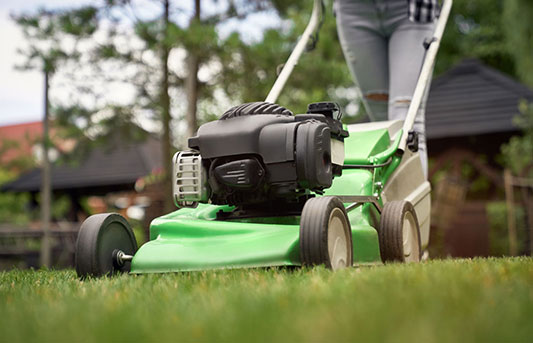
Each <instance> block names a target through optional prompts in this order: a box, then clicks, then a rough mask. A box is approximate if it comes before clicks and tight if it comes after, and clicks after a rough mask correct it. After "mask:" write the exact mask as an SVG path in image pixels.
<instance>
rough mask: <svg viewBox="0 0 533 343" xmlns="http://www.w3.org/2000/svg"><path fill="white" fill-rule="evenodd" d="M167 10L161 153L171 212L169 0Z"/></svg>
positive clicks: (165, 205) (165, 202) (165, 200)
mask: <svg viewBox="0 0 533 343" xmlns="http://www.w3.org/2000/svg"><path fill="white" fill-rule="evenodd" d="M164 7H165V12H164V15H163V21H164V28H163V30H164V33H165V37H164V39H163V42H162V43H161V64H162V66H163V79H162V81H161V123H162V126H163V137H162V140H161V149H162V150H161V153H162V158H163V168H164V170H165V178H164V180H163V193H164V209H165V212H170V211H171V210H172V209H173V201H172V155H171V154H172V151H171V150H172V143H171V140H172V137H171V132H170V97H169V95H168V88H169V85H168V56H169V54H170V48H169V46H168V42H167V39H166V37H167V34H168V27H169V0H165V2H164Z"/></svg>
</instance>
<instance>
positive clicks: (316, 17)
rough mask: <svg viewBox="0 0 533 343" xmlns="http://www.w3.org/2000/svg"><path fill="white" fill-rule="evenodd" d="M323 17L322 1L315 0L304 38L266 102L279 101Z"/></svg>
mask: <svg viewBox="0 0 533 343" xmlns="http://www.w3.org/2000/svg"><path fill="white" fill-rule="evenodd" d="M321 16H322V0H315V2H314V4H313V13H312V14H311V19H310V20H309V24H307V27H306V28H305V31H304V33H303V35H302V37H300V40H299V41H298V43H297V44H296V47H295V48H294V50H293V51H292V53H291V55H290V56H289V59H288V60H287V63H285V66H284V67H283V69H282V70H281V73H280V74H279V76H278V78H277V79H276V82H274V85H273V86H272V89H271V90H270V93H268V96H267V97H266V99H265V101H266V102H271V103H275V102H276V100H277V99H278V96H279V94H280V93H281V91H282V90H283V87H284V86H285V83H286V82H287V80H288V79H289V76H290V75H291V73H292V70H293V69H294V66H295V65H296V64H298V60H299V59H300V56H301V55H302V53H303V52H304V50H305V47H306V46H307V42H308V41H309V39H310V38H311V36H312V35H313V32H315V30H316V29H317V28H318V25H319V23H320V17H321Z"/></svg>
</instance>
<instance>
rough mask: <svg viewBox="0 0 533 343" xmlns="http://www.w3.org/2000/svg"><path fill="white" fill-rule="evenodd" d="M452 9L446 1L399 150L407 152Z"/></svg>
mask: <svg viewBox="0 0 533 343" xmlns="http://www.w3.org/2000/svg"><path fill="white" fill-rule="evenodd" d="M451 8H452V0H444V1H443V3H442V9H441V12H440V16H439V19H438V20H437V24H436V26H435V32H434V33H433V37H432V39H431V42H430V44H429V47H428V49H427V51H426V57H425V58H424V63H423V64H422V70H421V71H420V76H419V77H418V82H417V83H416V88H415V92H414V94H413V99H412V100H411V105H410V106H409V109H408V110H407V115H406V117H405V121H404V123H403V133H402V138H401V139H400V144H399V145H398V149H399V150H401V151H405V146H406V145H407V136H408V135H409V131H411V130H412V128H413V125H414V123H415V117H416V113H417V112H418V109H419V107H420V104H421V103H422V98H423V97H424V93H425V91H426V88H427V86H428V83H429V80H430V79H431V74H432V73H433V65H434V63H435V58H436V57H437V52H438V51H439V46H440V41H441V39H442V35H443V34H444V28H445V27H446V22H447V21H448V17H449V16H450V10H451Z"/></svg>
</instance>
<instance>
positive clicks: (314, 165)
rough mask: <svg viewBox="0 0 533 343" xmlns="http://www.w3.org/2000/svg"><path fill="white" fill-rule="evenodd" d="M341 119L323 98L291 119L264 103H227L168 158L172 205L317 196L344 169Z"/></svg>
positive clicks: (287, 200)
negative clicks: (170, 161)
mask: <svg viewBox="0 0 533 343" xmlns="http://www.w3.org/2000/svg"><path fill="white" fill-rule="evenodd" d="M340 117H341V113H340V111H339V108H338V106H337V105H336V104H335V103H329V102H322V103H314V104H310V105H309V106H308V112H307V114H300V115H296V116H294V115H293V114H292V112H290V111H289V110H287V109H285V108H283V107H281V106H278V105H276V104H272V103H265V102H257V103H249V104H243V105H239V106H236V107H233V108H231V109H230V110H228V111H227V112H226V113H224V115H223V116H222V117H221V118H220V119H219V120H216V121H213V122H210V123H207V124H204V125H202V126H200V128H199V129H198V133H197V135H196V136H195V137H191V138H189V142H188V143H189V148H190V149H192V150H191V151H181V152H178V153H176V155H175V156H174V172H173V178H174V179H173V182H174V201H175V203H176V205H177V206H178V207H195V206H196V205H197V204H198V203H199V202H201V203H212V204H218V205H236V206H241V207H243V206H244V207H245V206H247V205H257V204H265V203H273V202H275V203H281V204H283V203H290V202H292V203H294V202H299V201H300V200H302V199H303V201H305V199H307V198H308V197H309V196H310V193H311V192H315V193H321V192H322V191H323V190H324V189H325V188H328V187H330V186H331V184H332V180H333V177H334V176H339V175H341V173H342V165H343V162H344V138H345V137H347V136H348V132H347V131H346V130H344V129H343V127H342V124H341V122H340Z"/></svg>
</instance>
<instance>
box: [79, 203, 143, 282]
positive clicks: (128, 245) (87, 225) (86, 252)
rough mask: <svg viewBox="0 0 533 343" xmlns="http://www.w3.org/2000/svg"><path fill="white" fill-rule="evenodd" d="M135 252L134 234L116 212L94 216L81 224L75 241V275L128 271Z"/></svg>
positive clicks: (109, 273)
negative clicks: (129, 258) (130, 258)
mask: <svg viewBox="0 0 533 343" xmlns="http://www.w3.org/2000/svg"><path fill="white" fill-rule="evenodd" d="M136 251H137V241H136V240H135V235H134V234H133V231H132V229H131V227H130V225H129V224H128V222H127V221H126V219H125V218H124V217H122V216H121V215H120V214H117V213H102V214H95V215H92V216H90V217H89V218H87V219H86V220H85V221H84V222H83V224H82V225H81V228H80V232H79V233H78V239H77V241H76V262H75V264H76V273H77V274H78V276H79V277H80V278H82V279H84V278H86V277H88V276H95V277H98V276H104V275H114V274H116V273H122V272H128V271H130V268H131V262H130V261H129V260H128V258H127V256H129V257H131V256H133V255H134V254H135V252H136Z"/></svg>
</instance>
